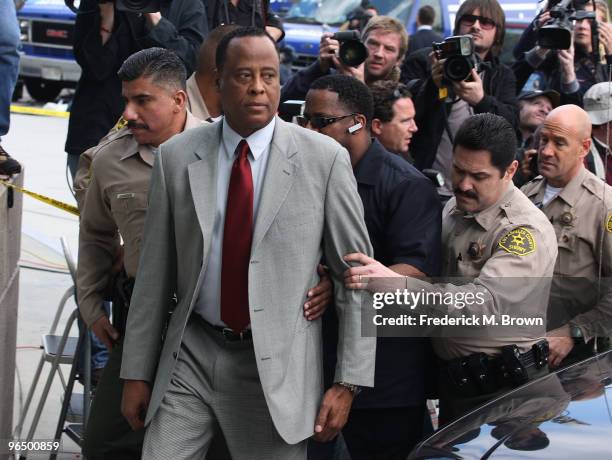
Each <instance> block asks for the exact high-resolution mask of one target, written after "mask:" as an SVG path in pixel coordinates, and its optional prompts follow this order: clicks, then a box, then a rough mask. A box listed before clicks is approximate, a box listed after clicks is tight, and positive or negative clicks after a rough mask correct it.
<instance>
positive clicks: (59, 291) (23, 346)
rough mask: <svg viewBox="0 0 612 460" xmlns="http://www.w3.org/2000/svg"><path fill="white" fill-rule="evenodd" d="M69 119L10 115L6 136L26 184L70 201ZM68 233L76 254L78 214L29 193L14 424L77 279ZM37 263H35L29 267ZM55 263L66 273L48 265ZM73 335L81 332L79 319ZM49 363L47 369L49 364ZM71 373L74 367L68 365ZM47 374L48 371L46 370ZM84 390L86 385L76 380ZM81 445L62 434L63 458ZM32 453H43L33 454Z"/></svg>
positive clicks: (55, 402) (47, 425)
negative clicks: (67, 255)
mask: <svg viewBox="0 0 612 460" xmlns="http://www.w3.org/2000/svg"><path fill="white" fill-rule="evenodd" d="M67 126H68V120H67V119H65V118H54V117H46V116H45V117H43V116H32V115H19V114H13V115H12V116H11V130H10V132H9V134H8V135H7V136H6V137H4V138H3V139H2V145H3V146H4V147H5V148H6V150H7V151H8V152H9V153H10V154H11V155H12V156H14V157H15V158H17V159H18V160H19V161H20V162H21V163H22V165H23V166H24V168H25V188H27V189H30V190H31V191H34V192H37V193H41V194H44V195H48V196H51V197H53V198H55V199H58V200H61V201H64V202H66V203H70V204H75V201H74V198H73V197H72V195H71V193H70V191H69V189H68V186H67V183H66V168H65V166H66V154H65V153H64V141H65V139H66V131H67ZM61 236H65V237H66V238H67V240H68V244H69V246H70V248H71V249H72V251H73V253H74V255H75V257H76V250H77V242H78V219H77V217H76V216H73V215H71V214H68V213H66V212H65V211H62V210H59V209H55V208H53V207H51V206H49V205H47V204H45V203H41V202H38V201H36V200H34V199H32V198H30V197H25V198H24V204H23V239H22V250H21V266H22V268H21V273H20V276H21V280H20V287H19V290H20V292H19V315H18V332H17V375H16V382H15V410H14V424H16V423H17V420H18V417H19V415H20V414H21V406H22V404H23V400H25V397H26V395H27V392H28V390H29V388H30V385H31V382H32V378H33V375H34V372H35V370H36V367H37V365H38V361H39V358H40V355H41V350H40V349H39V346H40V343H41V340H40V339H41V335H42V334H43V333H45V332H48V330H49V328H50V325H51V322H52V319H53V316H54V314H55V311H56V309H57V306H58V304H59V301H60V299H61V297H62V295H63V294H64V292H65V291H66V289H67V288H68V287H69V286H71V285H72V280H71V278H70V276H69V275H68V274H67V272H66V267H65V263H64V261H63V255H62V251H61V245H60V240H59V239H60V237H61ZM25 266H28V267H36V268H37V269H33V268H25ZM47 269H51V270H54V271H58V270H59V271H60V272H63V273H56V272H49V271H44V270H47ZM74 308H75V304H74V302H72V301H70V302H69V303H68V304H67V305H66V308H65V313H64V321H63V322H61V323H60V324H61V327H62V328H63V325H64V324H65V319H66V318H67V316H68V315H69V314H70V313H71V311H72V310H73V309H74ZM72 335H75V336H76V335H77V329H76V325H75V327H74V328H73V331H72ZM48 366H49V365H48V364H47V365H46V367H45V370H48V369H49V367H48ZM63 369H64V375H65V376H66V378H67V377H68V374H69V372H70V369H69V367H68V366H63ZM43 376H44V377H46V372H43ZM43 385H44V380H43V381H41V382H40V383H39V384H38V386H37V389H38V391H37V395H36V396H35V399H34V402H35V403H37V402H38V397H37V396H38V394H40V391H41V390H42V387H43ZM75 388H76V391H77V392H79V393H82V386H80V385H78V384H77V385H76V386H75ZM62 393H63V391H62V387H61V383H60V380H59V378H57V376H56V379H55V381H54V384H53V386H52V389H51V393H50V394H49V397H48V398H47V402H46V405H45V408H44V411H43V413H42V418H41V420H40V423H39V425H38V429H37V430H36V434H35V436H34V437H35V438H36V439H50V438H52V437H53V434H54V432H55V427H56V424H57V419H58V416H59V411H60V407H61V395H62ZM34 409H35V407H31V408H30V410H29V411H28V414H29V417H28V418H27V419H26V423H25V427H24V433H23V436H22V437H25V434H26V433H27V427H29V425H30V420H31V418H32V415H33V413H34ZM79 451H80V449H79V447H78V446H77V445H76V444H75V443H73V442H72V441H71V440H70V439H68V438H67V437H66V436H65V435H64V436H63V437H62V452H61V455H60V456H58V458H60V459H74V458H80V457H81V456H80V454H79ZM28 458H44V457H43V456H40V455H34V454H31V455H30V456H28Z"/></svg>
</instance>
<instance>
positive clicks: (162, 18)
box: [65, 0, 207, 177]
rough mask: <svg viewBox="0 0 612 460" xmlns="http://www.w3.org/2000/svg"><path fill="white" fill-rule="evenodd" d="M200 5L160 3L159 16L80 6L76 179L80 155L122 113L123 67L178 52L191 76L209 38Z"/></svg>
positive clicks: (73, 130) (72, 153) (94, 3)
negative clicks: (145, 52)
mask: <svg viewBox="0 0 612 460" xmlns="http://www.w3.org/2000/svg"><path fill="white" fill-rule="evenodd" d="M206 29H207V26H206V13H205V10H204V6H203V4H202V2H200V1H192V0H161V1H160V11H158V12H153V13H143V14H139V13H135V12H126V11H120V10H119V9H118V8H117V5H115V3H114V2H99V1H98V0H82V1H81V4H80V9H79V14H77V17H76V23H75V29H74V55H75V58H76V60H77V62H78V64H79V65H80V66H81V70H82V73H81V78H80V79H79V83H78V85H77V89H76V92H75V94H74V99H73V102H72V109H71V112H70V120H69V123H68V136H67V139H66V146H65V149H66V152H67V153H68V166H69V167H70V170H71V173H72V175H73V177H74V174H75V173H76V168H77V164H78V159H79V155H80V154H81V153H82V152H84V151H85V150H87V149H88V148H90V147H92V146H94V145H96V144H97V143H98V141H99V140H100V139H101V138H102V137H103V136H104V135H105V134H106V133H108V131H109V129H110V128H111V127H112V126H113V125H114V124H115V122H116V121H117V119H118V118H119V116H120V115H121V112H122V111H123V105H124V104H123V101H122V98H121V82H120V80H119V78H118V77H117V71H118V70H119V67H120V66H121V64H122V63H123V61H125V59H126V58H127V57H128V56H130V55H131V54H133V53H135V52H136V51H139V50H141V49H145V48H151V47H161V48H167V49H170V50H172V51H174V52H175V53H176V54H177V55H178V56H179V57H180V58H181V61H182V62H183V64H184V65H185V67H186V68H187V72H188V73H189V74H190V73H191V72H193V70H194V67H195V59H196V52H197V50H198V47H199V46H200V44H201V42H202V40H203V39H204V35H205V34H206Z"/></svg>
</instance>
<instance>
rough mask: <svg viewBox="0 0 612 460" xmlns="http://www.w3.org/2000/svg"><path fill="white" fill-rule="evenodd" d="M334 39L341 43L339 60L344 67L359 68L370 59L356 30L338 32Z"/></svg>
mask: <svg viewBox="0 0 612 460" xmlns="http://www.w3.org/2000/svg"><path fill="white" fill-rule="evenodd" d="M332 38H333V39H334V40H338V41H339V42H340V50H339V53H338V58H339V59H340V62H342V63H343V64H344V65H348V66H350V67H359V66H360V65H361V63H362V62H364V61H365V60H366V59H367V57H368V49H367V48H366V47H365V45H364V44H363V43H361V37H360V35H359V32H357V31H356V30H349V31H346V32H336V33H335V34H334V35H333V36H332Z"/></svg>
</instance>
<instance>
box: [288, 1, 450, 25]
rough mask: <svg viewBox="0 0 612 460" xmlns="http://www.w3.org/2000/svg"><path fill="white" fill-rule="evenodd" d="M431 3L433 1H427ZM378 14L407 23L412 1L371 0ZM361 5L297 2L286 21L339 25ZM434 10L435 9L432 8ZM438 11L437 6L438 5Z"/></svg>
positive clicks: (354, 3) (348, 2) (351, 3)
mask: <svg viewBox="0 0 612 460" xmlns="http://www.w3.org/2000/svg"><path fill="white" fill-rule="evenodd" d="M429 1H433V0H429ZM371 3H372V4H373V5H374V6H375V7H376V9H377V10H378V13H379V14H381V15H385V16H392V17H394V18H397V19H399V20H400V21H401V22H403V23H404V24H406V23H407V21H408V18H409V16H410V11H411V10H412V6H413V4H414V0H406V1H401V2H398V1H397V0H372V1H371ZM360 4H361V0H298V1H297V2H295V3H294V4H293V6H291V8H289V11H288V12H287V15H286V17H285V20H286V21H290V22H298V23H313V24H329V25H340V24H342V23H343V22H344V21H346V17H347V15H348V14H349V13H350V12H351V11H353V10H354V9H355V8H357V7H358V6H359V5H360ZM434 8H435V7H434ZM437 8H438V10H437V11H439V5H438V7H437Z"/></svg>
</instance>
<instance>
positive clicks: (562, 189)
mask: <svg viewBox="0 0 612 460" xmlns="http://www.w3.org/2000/svg"><path fill="white" fill-rule="evenodd" d="M591 141H592V140H591V121H590V119H589V116H588V115H587V113H586V112H585V111H584V110H583V109H581V108H580V107H578V106H575V105H564V106H561V107H558V108H556V109H555V110H553V111H552V112H550V113H549V114H548V116H547V117H546V120H545V121H544V125H543V127H542V131H541V140H540V150H539V159H538V166H539V172H540V174H541V176H539V177H537V178H536V179H534V180H533V181H532V182H530V183H528V184H526V185H525V186H524V187H523V188H522V190H523V192H524V193H525V194H526V195H527V196H528V197H529V199H530V200H531V201H533V202H534V203H535V204H536V205H537V206H538V207H540V208H541V209H542V212H543V213H544V214H545V215H546V217H547V218H548V219H549V220H550V221H551V222H552V224H553V227H554V229H555V233H556V235H557V244H558V246H559V255H558V257H557V262H556V264H555V277H554V283H553V288H552V293H551V304H550V310H549V330H551V329H554V330H552V331H550V332H549V334H548V335H549V338H548V341H549V344H550V364H551V366H553V367H556V366H559V365H561V366H566V365H568V364H571V363H572V362H575V361H578V360H580V359H584V358H586V357H588V356H591V355H593V352H594V347H595V346H596V345H597V350H598V351H604V350H605V349H607V348H608V347H609V339H608V337H609V336H610V334H611V333H612V290H611V287H612V286H611V283H610V279H611V277H612V187H610V186H609V185H607V184H606V183H605V182H604V181H603V180H601V179H599V178H598V177H596V176H595V175H594V174H592V173H591V172H589V171H588V170H587V169H586V168H585V166H584V158H585V156H586V155H587V154H588V153H589V150H590V147H591ZM600 277H601V282H600ZM596 337H597V338H598V339H597V340H595V338H596Z"/></svg>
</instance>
